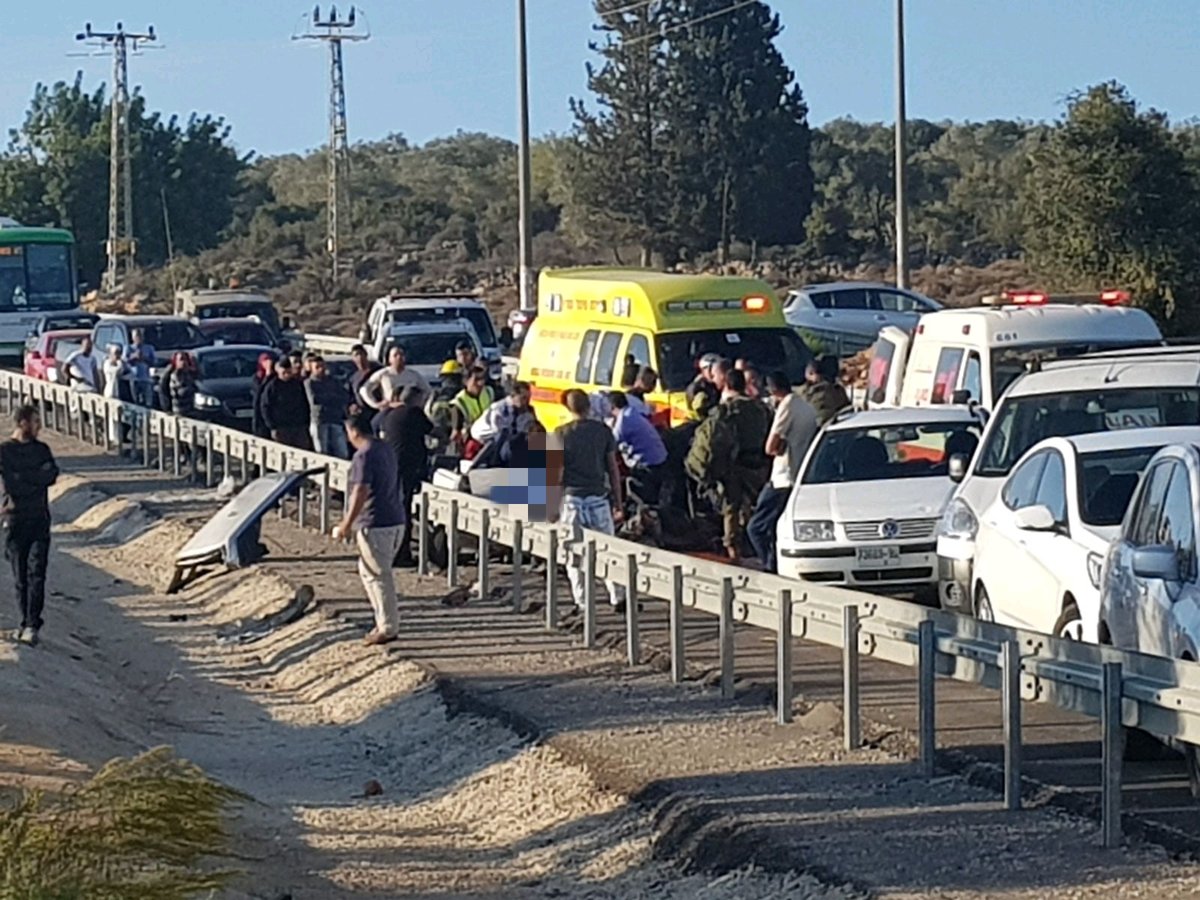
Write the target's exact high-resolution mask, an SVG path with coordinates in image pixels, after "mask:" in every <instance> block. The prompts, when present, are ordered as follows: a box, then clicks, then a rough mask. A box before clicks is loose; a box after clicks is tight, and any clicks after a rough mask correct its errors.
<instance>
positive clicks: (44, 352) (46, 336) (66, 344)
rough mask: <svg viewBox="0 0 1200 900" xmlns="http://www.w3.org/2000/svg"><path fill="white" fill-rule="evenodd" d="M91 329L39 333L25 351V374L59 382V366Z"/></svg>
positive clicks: (87, 335)
mask: <svg viewBox="0 0 1200 900" xmlns="http://www.w3.org/2000/svg"><path fill="white" fill-rule="evenodd" d="M91 334H92V332H91V331H90V330H79V329H71V330H69V331H44V332H42V333H41V334H40V335H38V339H37V343H35V344H34V345H33V348H32V349H30V350H26V351H25V374H26V375H28V376H29V377H30V378H37V379H39V380H41V381H53V382H55V383H58V382H59V381H60V380H61V379H60V376H59V366H61V365H62V363H63V360H65V359H66V358H67V357H68V356H70V355H71V353H73V352H74V351H75V349H76V348H78V346H79V342H80V341H82V340H83V339H84V338H85V337H91Z"/></svg>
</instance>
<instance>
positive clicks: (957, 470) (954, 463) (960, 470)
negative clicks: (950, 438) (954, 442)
mask: <svg viewBox="0 0 1200 900" xmlns="http://www.w3.org/2000/svg"><path fill="white" fill-rule="evenodd" d="M970 464H971V458H970V457H969V456H967V454H965V453H952V454H950V462H949V463H948V464H947V471H948V472H949V475H950V480H951V481H953V482H954V483H955V484H962V481H963V479H964V478H966V477H967V466H969V465H970Z"/></svg>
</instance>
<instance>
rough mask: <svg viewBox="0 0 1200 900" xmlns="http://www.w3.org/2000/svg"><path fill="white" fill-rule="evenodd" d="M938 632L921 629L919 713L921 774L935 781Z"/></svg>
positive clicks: (925, 624) (926, 625)
mask: <svg viewBox="0 0 1200 900" xmlns="http://www.w3.org/2000/svg"><path fill="white" fill-rule="evenodd" d="M936 640H937V633H936V632H935V631H934V624H933V622H931V621H929V620H926V621H924V622H922V623H921V624H920V625H918V626H917V713H918V719H919V723H920V724H919V727H918V732H919V734H918V738H919V741H920V758H921V774H922V775H924V776H925V777H926V778H932V777H933V774H934V756H935V755H936V751H937V720H936V719H935V717H934V702H935V695H934V679H935V675H936V671H937V670H936V668H935V663H936V656H937V642H936Z"/></svg>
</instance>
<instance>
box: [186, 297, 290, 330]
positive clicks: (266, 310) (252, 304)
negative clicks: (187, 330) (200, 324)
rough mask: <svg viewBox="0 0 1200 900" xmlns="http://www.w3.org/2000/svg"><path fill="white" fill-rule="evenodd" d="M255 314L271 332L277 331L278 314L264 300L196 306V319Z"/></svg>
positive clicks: (240, 316)
mask: <svg viewBox="0 0 1200 900" xmlns="http://www.w3.org/2000/svg"><path fill="white" fill-rule="evenodd" d="M249 316H255V317H256V318H257V319H258V320H259V321H260V322H262V323H263V324H264V325H266V326H267V328H269V329H270V330H271V332H272V333H274V334H278V333H279V314H278V313H277V312H276V311H275V306H274V304H272V303H269V302H267V301H265V300H230V301H229V302H228V303H212V304H205V305H203V306H199V307H197V308H196V318H198V319H244V318H247V317H249Z"/></svg>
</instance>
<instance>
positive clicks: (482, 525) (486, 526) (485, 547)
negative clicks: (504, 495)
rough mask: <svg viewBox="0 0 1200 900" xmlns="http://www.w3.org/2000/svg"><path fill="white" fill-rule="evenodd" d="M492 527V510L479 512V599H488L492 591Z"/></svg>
mask: <svg viewBox="0 0 1200 900" xmlns="http://www.w3.org/2000/svg"><path fill="white" fill-rule="evenodd" d="M491 528H492V511H491V510H490V509H484V510H481V511H480V513H479V597H478V599H479V600H486V599H487V596H488V594H490V593H491V592H492V584H491V582H492V577H491V576H492V570H491V560H490V559H489V557H490V556H491V550H490V547H491V543H490V541H489V540H488V532H489V531H491Z"/></svg>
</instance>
